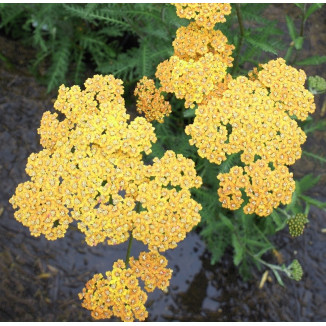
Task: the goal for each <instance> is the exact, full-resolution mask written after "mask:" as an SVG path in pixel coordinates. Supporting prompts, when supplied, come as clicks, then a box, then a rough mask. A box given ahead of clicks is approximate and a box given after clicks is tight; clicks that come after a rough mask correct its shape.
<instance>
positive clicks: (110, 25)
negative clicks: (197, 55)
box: [0, 4, 326, 283]
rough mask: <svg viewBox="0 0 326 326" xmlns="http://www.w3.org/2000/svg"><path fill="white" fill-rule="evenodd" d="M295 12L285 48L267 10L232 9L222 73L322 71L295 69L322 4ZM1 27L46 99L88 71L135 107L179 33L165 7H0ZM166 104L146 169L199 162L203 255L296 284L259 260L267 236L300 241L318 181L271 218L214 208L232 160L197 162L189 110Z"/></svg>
mask: <svg viewBox="0 0 326 326" xmlns="http://www.w3.org/2000/svg"><path fill="white" fill-rule="evenodd" d="M293 6H294V5H293ZM297 7H299V9H300V11H301V16H300V19H299V20H298V21H294V20H293V19H292V18H290V17H289V16H286V23H287V28H288V31H287V33H288V35H289V38H290V41H289V42H286V41H285V40H284V33H285V31H283V30H281V29H280V28H278V27H277V21H275V20H267V19H266V18H265V17H264V18H263V16H262V12H263V11H264V10H266V8H268V4H241V5H240V4H235V5H232V12H231V15H230V16H228V18H227V21H226V23H224V24H219V25H218V28H219V29H220V30H221V31H222V32H223V33H224V34H225V35H226V36H227V38H228V40H229V43H230V44H234V45H235V47H236V48H235V50H234V52H233V55H234V64H233V67H232V68H230V69H229V73H231V74H232V76H234V77H236V76H238V75H240V74H247V73H248V71H250V70H251V69H252V68H253V67H254V66H257V65H258V64H262V63H265V62H267V61H268V60H270V59H271V58H275V57H278V56H280V55H284V56H285V59H286V60H287V62H288V63H289V64H291V65H294V66H295V67H297V68H304V67H305V66H306V65H319V64H323V63H325V62H326V56H312V57H307V58H303V59H300V60H298V57H299V56H298V53H299V52H300V51H301V50H302V48H303V45H304V41H305V33H304V32H305V24H306V22H307V20H308V19H311V17H313V14H314V12H316V11H317V10H319V9H320V8H321V7H322V4H310V5H306V4H297ZM0 19H1V22H0V31H1V32H2V33H5V34H6V35H9V36H11V37H12V38H14V39H17V40H21V41H23V42H24V43H26V44H32V45H33V47H34V48H35V49H36V51H37V54H36V57H35V59H34V60H33V62H31V66H30V68H31V70H32V71H33V73H34V74H35V75H36V76H37V77H38V79H39V80H40V81H41V82H42V83H45V84H46V85H47V89H48V91H49V92H50V91H53V90H55V89H56V88H58V86H59V85H61V84H63V83H64V84H66V85H68V86H69V85H72V84H82V82H83V81H84V80H85V77H86V76H88V75H89V74H90V73H89V71H92V73H93V72H94V71H95V72H96V73H101V74H113V75H114V76H115V77H117V78H121V79H123V81H124V85H125V86H126V88H127V90H128V89H129V90H130V92H128V91H127V92H126V96H127V97H128V98H127V103H128V102H129V103H132V102H134V100H135V99H134V97H133V96H132V95H131V93H132V92H131V90H133V88H134V86H135V83H136V82H137V81H138V80H139V79H140V78H142V77H143V76H148V77H149V78H150V77H153V76H154V73H155V70H156V67H157V65H158V64H159V63H160V62H162V61H163V60H165V59H167V58H168V57H170V56H171V55H173V47H172V41H173V40H174V38H175V34H176V30H177V28H179V27H180V26H183V25H186V24H187V21H186V20H183V19H180V18H178V17H177V16H176V13H175V8H174V7H173V6H171V5H169V4H14V5H13V4H0ZM298 26H299V27H298ZM285 39H286V38H285ZM0 59H1V60H2V61H3V62H5V63H7V65H8V66H10V58H7V57H5V55H3V54H1V55H0ZM308 87H309V89H310V91H311V92H313V93H314V94H321V93H323V92H325V80H324V79H323V78H322V77H320V76H317V77H316V76H310V77H309V80H308ZM169 99H170V103H171V105H172V108H173V112H172V114H171V115H170V116H169V117H167V118H165V120H164V123H161V124H160V123H157V122H154V123H153V125H154V126H155V129H156V135H157V138H158V142H157V143H156V144H155V145H154V146H153V154H152V155H151V156H149V157H147V160H148V162H149V161H150V160H151V159H152V158H153V157H154V156H158V157H162V156H163V154H164V152H165V151H166V150H168V149H172V150H174V151H175V152H176V153H181V154H183V155H184V156H186V157H188V158H192V159H193V160H195V161H196V162H197V165H196V166H197V172H198V173H200V174H201V176H202V178H203V180H204V184H205V185H206V188H205V187H203V188H201V189H199V190H194V191H193V196H194V197H195V198H196V199H197V200H198V201H199V202H200V203H201V204H202V205H203V210H202V212H201V215H202V222H201V224H200V226H199V228H198V231H199V232H200V234H201V236H202V237H203V238H204V239H205V241H206V244H207V248H208V249H209V250H210V252H211V255H212V256H211V262H212V263H213V264H214V263H216V262H218V261H219V260H220V259H221V258H222V257H223V255H224V253H225V252H226V250H227V249H228V248H232V250H233V257H234V259H233V261H234V264H235V265H236V266H238V267H239V270H240V272H241V274H242V276H243V277H245V278H248V277H249V276H250V274H251V273H250V270H251V268H252V266H256V267H257V268H259V269H260V268H262V266H263V265H265V266H267V267H269V268H271V269H272V270H273V272H274V274H275V276H276V278H277V280H278V281H279V282H280V283H282V280H281V277H280V275H279V271H282V272H284V273H285V274H286V275H288V276H291V275H292V276H293V278H294V279H298V275H300V274H301V273H300V271H299V272H298V270H299V269H298V268H295V270H296V273H295V276H294V275H293V273H292V274H291V271H293V269H294V267H293V266H296V267H297V263H291V264H290V265H288V267H285V266H283V267H279V266H277V265H272V264H269V263H267V262H266V261H265V260H264V259H263V256H264V255H265V254H266V253H267V252H271V251H273V250H277V246H275V245H274V244H273V243H272V241H271V240H270V237H271V236H272V235H273V234H275V233H276V232H277V231H280V230H282V229H283V228H285V227H286V225H287V224H288V225H289V227H291V229H290V233H291V234H296V235H299V234H300V232H298V231H293V230H294V229H295V230H298V228H299V230H303V227H304V224H305V223H303V222H304V221H306V220H305V219H307V216H308V215H309V209H310V206H311V205H315V206H317V207H319V208H322V209H324V208H325V207H326V206H325V203H322V202H320V201H318V200H316V199H314V198H312V197H309V196H307V195H305V193H306V191H307V190H309V188H311V187H312V186H314V185H315V184H316V183H317V182H318V180H319V177H318V176H313V175H307V176H305V177H304V178H302V179H301V180H298V181H296V190H295V193H294V194H293V200H292V203H291V204H290V205H288V206H286V207H282V208H279V209H277V210H274V212H273V213H272V214H271V215H270V216H269V217H268V218H263V219H262V218H260V217H258V216H256V215H250V216H248V215H245V214H244V213H243V212H242V211H240V210H239V211H236V212H231V211H228V210H226V209H224V208H222V207H221V204H220V202H219V200H218V198H217V196H216V190H217V188H218V180H217V179H216V175H217V174H218V173H224V172H227V171H229V169H230V168H231V167H232V166H233V165H235V164H236V163H237V160H239V157H238V156H237V155H236V154H235V155H231V156H230V157H229V158H228V160H227V161H225V162H224V163H223V164H221V165H220V166H217V165H214V164H211V163H209V162H208V160H206V159H201V158H199V157H198V155H197V149H196V148H195V147H194V146H191V145H189V136H187V135H186V134H185V132H184V127H185V126H186V125H187V124H189V123H191V122H192V121H193V118H194V115H195V113H194V112H195V111H194V110H187V111H184V103H183V101H181V100H178V99H176V98H175V97H174V96H172V95H169ZM301 127H302V128H303V130H304V131H305V132H306V134H308V133H311V132H313V131H315V130H320V129H325V121H322V120H321V121H319V122H318V123H315V121H314V120H313V119H312V118H311V117H309V118H308V119H307V121H305V122H304V123H301ZM303 154H304V155H306V156H309V157H310V158H312V159H315V160H318V161H319V162H320V163H322V164H323V163H325V162H326V159H325V158H324V157H321V156H319V155H318V154H316V153H310V152H307V151H304V152H303ZM300 214H304V216H305V218H304V219H302V215H300ZM298 216H299V217H298ZM300 216H301V218H300ZM293 221H294V222H293ZM291 225H292V226H291ZM298 225H299V226H298ZM293 228H294V229H293ZM301 233H302V232H301ZM293 264H294V265H293Z"/></svg>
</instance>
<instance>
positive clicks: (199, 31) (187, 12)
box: [156, 3, 234, 108]
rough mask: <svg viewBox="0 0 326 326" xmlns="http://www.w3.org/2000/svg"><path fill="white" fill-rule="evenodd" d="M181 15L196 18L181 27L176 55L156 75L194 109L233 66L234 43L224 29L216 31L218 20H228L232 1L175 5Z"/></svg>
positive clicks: (163, 86) (176, 43) (187, 105)
mask: <svg viewBox="0 0 326 326" xmlns="http://www.w3.org/2000/svg"><path fill="white" fill-rule="evenodd" d="M175 6H176V7H177V14H178V15H179V16H180V17H186V18H188V19H191V18H195V21H194V22H191V23H190V24H189V25H188V26H187V27H180V28H179V29H178V30H177V34H176V39H175V40H174V42H173V47H174V55H173V56H172V57H170V59H168V60H165V61H163V62H162V63H160V64H159V65H158V67H157V70H156V77H157V78H158V79H159V80H160V83H161V85H162V89H163V90H164V91H165V92H167V93H174V94H175V96H176V97H177V98H179V99H185V107H186V108H189V107H190V108H194V106H195V103H197V104H198V103H201V102H202V101H204V99H205V97H206V96H209V94H211V93H215V92H216V91H217V90H219V89H220V85H221V84H223V79H224V78H225V77H226V74H227V73H226V70H227V68H228V67H230V66H231V65H232V61H233V58H232V57H231V53H232V50H233V49H234V46H233V45H228V44H227V38H226V37H225V36H224V35H223V34H222V32H221V31H217V30H214V29H213V27H214V26H215V24H216V23H217V22H223V21H225V18H224V15H228V14H230V12H231V6H230V5H229V4H213V3H212V4H175Z"/></svg>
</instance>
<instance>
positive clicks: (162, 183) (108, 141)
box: [11, 76, 201, 251]
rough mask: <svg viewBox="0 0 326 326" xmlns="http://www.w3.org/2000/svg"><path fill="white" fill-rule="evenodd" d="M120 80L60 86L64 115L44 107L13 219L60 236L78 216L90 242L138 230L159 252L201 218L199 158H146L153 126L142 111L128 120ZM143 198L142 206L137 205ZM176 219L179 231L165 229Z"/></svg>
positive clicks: (122, 239)
mask: <svg viewBox="0 0 326 326" xmlns="http://www.w3.org/2000/svg"><path fill="white" fill-rule="evenodd" d="M121 83H122V82H121V81H119V80H116V79H114V78H113V76H104V77H103V76H94V77H93V78H91V79H88V80H87V81H86V83H85V87H86V89H85V90H84V91H81V90H80V88H79V87H77V86H73V87H72V88H70V89H69V88H66V87H64V86H62V87H60V90H59V96H58V99H57V101H56V102H55V108H56V109H58V110H59V111H61V112H62V113H64V114H65V116H66V119H65V120H63V121H59V120H58V119H57V115H56V114H51V113H49V112H46V113H45V114H44V116H43V119H42V122H41V127H40V129H39V133H40V135H41V143H42V144H43V146H44V147H45V149H44V150H42V151H41V152H39V153H37V154H32V155H31V156H30V157H29V159H28V163H27V166H26V172H27V174H28V175H29V176H30V177H31V181H28V182H26V183H24V184H21V185H19V186H18V187H17V189H16V194H15V195H14V196H13V197H12V199H11V203H12V205H13V206H14V208H19V210H18V211H16V212H15V217H16V219H17V220H19V221H21V222H22V223H23V224H24V225H25V226H27V227H29V228H30V230H31V233H32V234H33V235H35V236H39V235H40V234H44V235H45V237H46V238H47V239H49V240H54V239H56V238H59V237H63V236H64V234H65V232H66V230H67V228H68V225H69V223H71V222H72V221H73V220H77V221H78V228H79V229H80V230H81V231H82V232H83V233H85V235H86V242H87V243H88V244H89V245H97V244H98V243H100V242H103V241H105V240H107V242H108V244H118V243H122V242H125V241H126V240H127V239H128V237H129V233H130V232H133V233H134V236H135V237H136V238H137V239H138V240H141V241H143V242H144V243H145V244H148V245H149V246H150V247H151V248H157V249H160V250H161V251H162V250H166V249H168V248H173V247H175V246H176V243H177V242H179V241H181V240H182V239H183V238H184V237H185V233H186V232H189V231H190V230H191V228H192V227H194V226H195V225H196V224H197V223H198V222H199V220H200V215H199V210H200V209H201V206H200V205H198V204H197V203H196V202H195V201H194V200H193V199H192V198H191V195H190V191H189V188H191V187H200V185H201V179H200V177H197V176H196V171H195V168H194V163H193V162H192V161H191V160H190V159H186V158H184V157H183V156H182V155H178V156H176V155H175V154H174V153H173V152H167V153H166V154H165V156H164V157H163V158H162V159H161V160H157V161H155V163H154V165H153V166H150V165H145V164H144V162H143V161H142V153H143V152H145V153H149V152H150V147H151V143H152V142H155V141H156V137H155V134H154V130H153V129H154V128H153V127H152V125H151V124H150V123H149V122H147V121H146V120H145V119H144V118H141V117H138V118H136V119H135V120H134V121H132V122H130V123H128V122H127V119H129V115H127V114H126V109H125V106H124V100H123V98H122V96H121V95H122V93H123V88H122V85H121ZM170 184H172V185H173V186H172V187H176V186H178V187H180V189H181V190H180V191H178V190H177V189H175V188H172V189H171V187H170ZM151 188H152V189H153V193H156V196H153V194H151V196H150V197H148V195H149V194H148V193H146V190H145V189H151ZM154 189H155V190H154ZM138 202H140V203H141V204H142V209H143V210H142V211H141V212H136V206H137V203H138ZM180 203H183V204H184V205H185V207H186V208H185V209H182V208H181V207H180ZM165 214H168V216H166V215H165ZM172 214H174V215H173V216H172ZM157 216H159V217H157ZM139 221H141V224H140V223H139ZM142 223H144V225H142ZM172 223H175V227H176V229H177V232H176V234H175V235H170V233H169V230H168V229H167V227H168V226H169V225H170V224H172ZM144 227H145V229H144ZM162 228H163V229H164V230H163V231H162ZM158 239H159V240H162V241H163V240H164V241H163V245H162V244H160V242H159V241H158Z"/></svg>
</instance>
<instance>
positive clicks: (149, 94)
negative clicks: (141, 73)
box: [134, 76, 172, 122]
mask: <svg viewBox="0 0 326 326" xmlns="http://www.w3.org/2000/svg"><path fill="white" fill-rule="evenodd" d="M161 91H162V90H161V89H157V88H156V87H155V84H154V80H152V79H148V78H147V77H146V76H145V77H143V78H142V79H141V80H140V81H139V82H138V83H137V86H136V89H135V92H134V95H135V96H138V99H137V103H136V106H137V111H138V112H139V113H144V115H145V118H146V119H147V121H153V120H157V121H158V122H163V119H164V117H165V116H169V115H170V113H171V110H172V109H171V105H170V103H169V102H168V101H165V100H164V96H163V95H162V94H161Z"/></svg>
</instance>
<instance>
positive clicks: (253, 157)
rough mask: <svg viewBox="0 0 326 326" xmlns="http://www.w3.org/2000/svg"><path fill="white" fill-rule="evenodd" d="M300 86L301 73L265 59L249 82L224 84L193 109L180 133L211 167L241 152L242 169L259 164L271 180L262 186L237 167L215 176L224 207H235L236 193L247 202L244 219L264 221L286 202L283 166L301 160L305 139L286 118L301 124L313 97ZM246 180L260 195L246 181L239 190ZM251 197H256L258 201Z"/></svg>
mask: <svg viewBox="0 0 326 326" xmlns="http://www.w3.org/2000/svg"><path fill="white" fill-rule="evenodd" d="M304 81H305V74H304V72H303V71H301V70H300V71H298V70H296V69H295V68H292V67H289V66H287V65H286V64H285V61H284V60H283V59H277V60H271V61H269V62H268V63H267V64H265V65H261V67H260V69H256V70H255V71H253V73H252V74H251V76H250V79H248V78H246V77H243V76H240V77H238V78H236V79H235V80H232V79H230V80H228V81H227V84H226V85H227V87H226V88H225V89H224V90H223V92H222V94H217V96H214V95H213V96H211V97H210V98H209V99H207V100H206V101H203V103H202V104H201V105H199V107H198V109H197V111H196V117H195V119H194V122H193V124H191V125H188V126H187V127H186V130H185V131H186V133H187V134H188V135H191V137H192V138H191V140H190V144H193V145H195V146H196V147H197V148H198V154H199V155H200V156H201V157H205V158H207V159H208V160H209V161H210V162H212V163H216V164H221V163H222V162H223V161H224V160H226V158H227V155H231V154H236V153H241V156H240V158H241V161H242V162H243V163H244V164H246V165H249V167H245V169H247V168H253V169H255V168H254V166H255V165H254V164H258V162H259V164H263V165H264V167H265V168H266V169H267V170H266V174H268V175H269V174H270V176H269V178H271V179H270V180H269V181H267V179H266V178H265V177H263V175H261V174H258V176H257V177H253V176H251V175H250V173H249V172H248V171H249V170H248V171H247V175H244V176H243V175H242V172H241V168H240V167H236V168H235V170H234V171H235V172H236V173H237V175H238V177H235V174H234V173H233V172H232V170H231V171H230V172H229V173H230V175H228V174H226V175H224V174H222V175H220V176H222V178H223V180H224V181H223V182H222V181H221V183H220V186H221V187H222V188H221V189H220V190H219V192H218V193H219V196H220V200H221V202H222V203H223V206H224V207H227V208H230V209H238V208H240V207H241V204H242V203H243V199H242V196H241V191H240V190H239V189H240V188H243V189H245V191H246V193H247V196H249V197H250V199H249V203H248V204H247V205H246V206H245V207H244V210H245V212H246V213H248V214H249V213H253V212H255V213H256V214H258V215H260V216H266V215H269V214H270V213H271V212H272V209H273V208H275V207H277V206H278V205H279V204H280V203H283V204H284V203H289V202H290V200H291V194H292V192H293V191H294V183H293V179H292V176H291V175H290V174H289V172H288V169H287V168H286V166H285V165H292V164H294V162H295V161H296V160H297V159H298V158H300V157H301V145H302V144H303V143H304V142H305V140H306V135H305V133H304V132H303V130H302V129H301V128H300V127H299V126H298V124H297V122H296V121H295V120H293V119H292V116H293V115H295V116H296V117H297V118H299V119H301V120H304V119H305V118H306V117H307V115H308V113H312V112H313V111H314V110H315V104H314V102H313V96H312V94H310V93H309V91H308V90H306V89H304V86H303V84H304ZM268 163H270V164H271V167H272V170H271V169H270V168H269V167H268ZM266 164H267V165H266ZM239 169H240V170H239ZM274 175H281V176H282V177H277V178H281V179H280V180H281V181H282V182H283V179H284V180H285V181H284V183H285V184H288V185H290V186H289V188H287V187H281V188H280V189H278V188H277V187H278V182H277V178H276V177H273V176H274ZM227 176H228V177H230V178H232V179H233V180H236V181H237V182H238V183H239V186H236V185H235V184H234V186H233V187H232V186H231V185H230V184H229V183H228V182H227ZM248 176H250V177H251V178H254V179H252V180H251V182H252V183H253V182H254V183H257V182H258V184H259V186H258V188H257V190H259V187H261V188H260V189H264V191H263V192H258V191H252V189H253V185H252V186H250V187H249V186H248V184H249V183H248V182H249V181H246V184H247V185H245V184H244V183H243V182H245V180H246V178H247V177H248ZM240 177H241V179H239V178H240ZM257 178H258V179H257ZM259 178H260V179H259ZM241 180H242V181H241ZM259 180H260V181H259ZM281 181H280V182H281ZM273 187H276V188H277V189H276V188H275V189H274V188H273ZM237 188H238V189H237ZM270 192H272V193H273V195H271V194H270ZM253 193H254V194H258V195H259V200H257V198H256V197H255V196H256V195H253ZM230 195H231V197H229V196H230ZM258 195H257V196H258ZM264 196H265V197H264ZM253 203H254V204H253Z"/></svg>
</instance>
